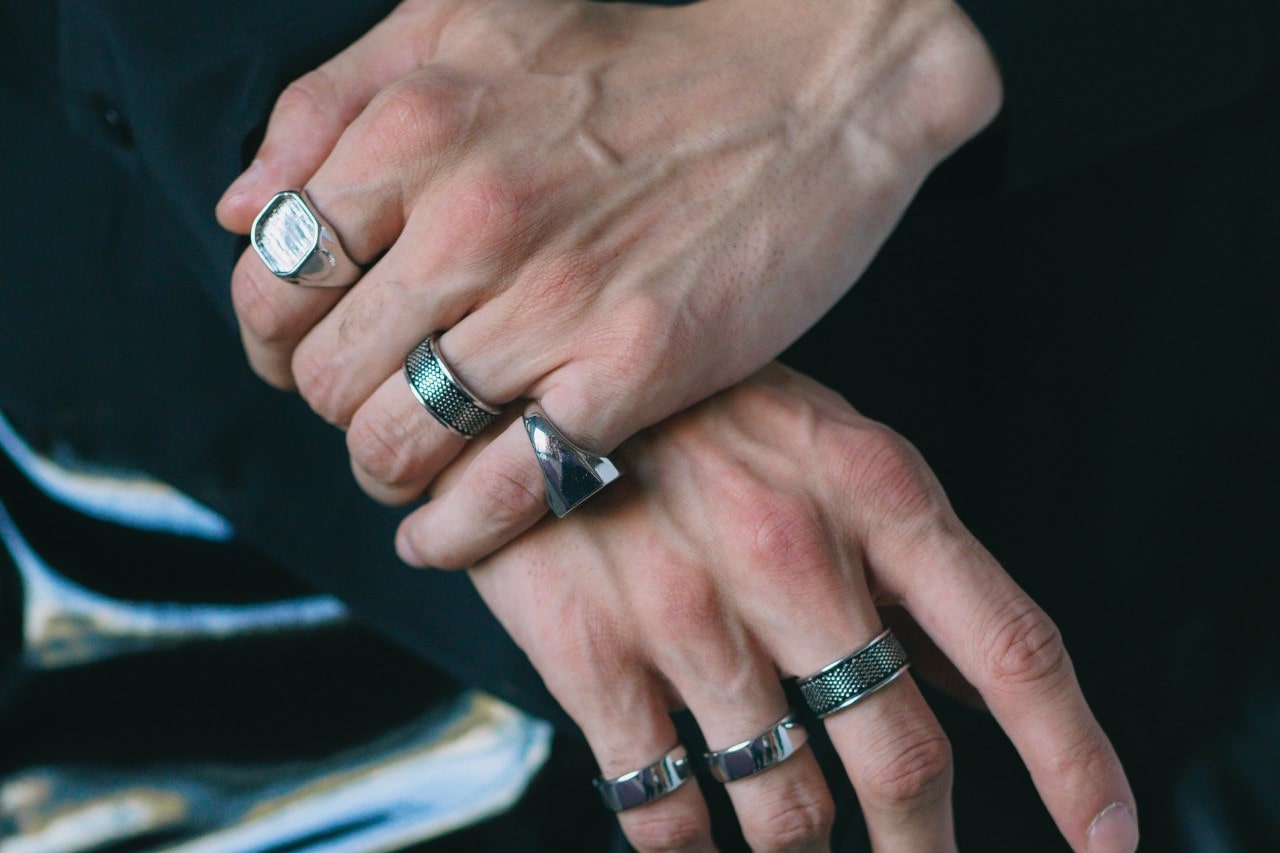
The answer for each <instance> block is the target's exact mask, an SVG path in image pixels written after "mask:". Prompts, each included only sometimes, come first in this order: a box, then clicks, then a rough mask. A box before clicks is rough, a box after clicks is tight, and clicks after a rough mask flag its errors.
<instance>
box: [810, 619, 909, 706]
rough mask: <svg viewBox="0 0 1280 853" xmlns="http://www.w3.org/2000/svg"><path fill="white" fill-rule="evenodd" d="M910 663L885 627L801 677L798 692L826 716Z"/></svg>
mask: <svg viewBox="0 0 1280 853" xmlns="http://www.w3.org/2000/svg"><path fill="white" fill-rule="evenodd" d="M909 666H911V662H910V661H909V660H908V659H907V652H906V649H904V648H902V644H901V643H899V642H898V638H897V637H895V636H893V632H892V631H890V630H889V629H887V628H886V629H885V630H884V631H882V632H881V633H880V634H879V636H877V637H876V638H875V639H874V640H872V641H871V642H869V643H867V644H866V645H865V646H863V647H862V648H860V649H858V650H856V651H854V652H852V653H851V654H848V655H846V656H844V657H842V658H840V660H838V661H836V662H835V663H832V664H828V665H827V666H824V667H823V668H822V669H820V670H819V671H818V672H816V673H814V674H813V675H811V676H809V677H808V678H802V679H800V682H799V687H800V692H801V693H802V694H803V695H804V701H805V703H806V704H808V706H809V709H810V710H811V711H813V713H814V714H815V715H817V716H818V717H819V718H821V717H826V716H829V715H831V714H834V713H835V712H836V711H843V710H844V709H845V708H848V707H849V706H850V705H852V704H853V703H855V702H857V701H858V700H860V699H863V698H865V697H867V696H870V695H871V694H872V693H875V692H876V691H877V690H879V689H880V688H882V687H884V686H886V685H887V684H889V683H890V682H891V681H893V680H894V679H895V678H897V677H898V676H899V675H902V673H904V672H906V671H907V667H909Z"/></svg>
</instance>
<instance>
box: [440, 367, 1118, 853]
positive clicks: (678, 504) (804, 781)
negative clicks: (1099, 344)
mask: <svg viewBox="0 0 1280 853" xmlns="http://www.w3.org/2000/svg"><path fill="white" fill-rule="evenodd" d="M479 441H480V442H483V441H484V439H480V440H479ZM478 443H479V442H478ZM485 452H486V451H485V450H483V449H481V448H480V447H478V446H477V447H473V448H469V449H468V452H467V455H466V456H464V457H463V458H462V459H460V460H459V463H458V464H456V465H455V466H452V467H451V468H450V469H449V470H447V471H446V472H445V473H444V474H443V475H442V476H441V477H440V478H439V483H438V488H440V489H441V490H443V492H444V495H443V497H445V498H447V496H448V491H449V490H451V489H456V488H465V487H466V480H467V472H466V465H467V464H468V463H470V462H471V458H470V457H479V456H483V454H484V453H485ZM620 455H621V457H622V461H623V462H625V464H626V465H627V467H628V469H629V473H628V475H627V477H626V478H624V479H623V480H620V481H619V482H618V483H616V484H614V485H613V486H610V488H609V489H608V490H606V491H605V492H603V493H601V495H599V496H598V497H597V498H595V499H593V502H592V503H590V504H588V505H586V506H585V507H584V508H583V509H581V510H579V511H577V512H576V513H575V514H573V515H571V516H569V517H567V518H564V519H559V520H553V519H548V520H547V521H546V522H545V523H543V524H541V525H539V526H537V527H535V528H534V529H533V530H531V531H529V532H527V533H526V534H525V535H523V536H522V537H520V538H519V539H517V540H516V541H515V542H513V543H511V544H510V545H508V546H506V547H505V548H504V549H502V550H501V551H499V552H497V553H496V554H494V555H493V556H491V557H489V558H488V559H486V560H484V561H483V562H481V563H479V564H477V565H476V567H475V568H474V569H472V571H471V576H472V578H473V580H474V582H475V584H476V587H477V588H478V589H479V591H480V593H481V595H482V596H483V597H484V598H485V600H486V602H487V603H488V604H489V606H490V607H491V608H492V610H493V612H494V613H495V614H496V615H497V616H498V618H499V620H501V622H502V623H503V625H504V626H505V627H506V628H507V630H508V631H509V632H510V633H511V635H512V636H513V637H514V638H515V640H516V642H517V643H519V644H520V646H521V647H522V648H523V649H524V650H525V651H526V652H527V653H528V655H529V657H530V659H531V660H532V661H533V663H534V665H535V666H536V667H537V668H538V671H539V672H540V673H541V674H542V676H543V678H544V679H545V681H546V683H547V686H548V687H549V688H550V690H551V692H552V693H553V694H554V695H555V696H556V698H557V699H558V700H559V701H560V702H561V704H562V705H563V706H564V708H565V709H566V710H567V711H568V712H569V714H570V715H571V716H573V718H574V719H575V720H577V722H578V723H579V724H580V725H581V726H582V729H583V731H584V732H585V734H586V736H587V739H588V740H589V741H590V744H591V747H592V749H593V751H594V752H595V755H596V758H597V760H598V761H599V763H600V767H601V770H602V772H603V774H604V775H605V776H606V777H614V776H617V775H619V774H622V773H625V772H628V771H631V770H635V769H637V768H639V767H642V766H644V765H646V764H648V763H650V762H652V761H654V760H655V759H656V758H658V757H659V756H661V755H662V754H664V753H665V752H666V751H667V750H668V749H670V748H671V746H672V745H673V744H674V743H675V742H676V734H675V731H674V729H673V728H672V724H671V721H670V719H669V717H668V712H669V711H671V710H672V709H676V708H681V707H688V708H689V709H690V710H691V711H692V713H693V715H694V717H695V718H696V719H697V722H698V724H699V726H700V727H701V729H702V732H703V733H704V735H705V737H706V739H707V742H708V745H709V746H710V748H712V749H724V748H725V747H728V746H730V745H731V744H736V743H739V742H741V741H743V740H746V739H748V738H751V737H754V736H755V735H757V734H758V733H760V732H762V731H764V730H766V729H767V728H768V727H770V726H771V725H773V724H774V723H775V722H777V720H778V719H779V718H781V717H782V715H783V714H784V713H785V712H786V710H787V700H786V698H785V696H784V694H783V691H782V688H781V686H780V683H779V680H780V679H781V678H783V677H786V676H800V677H803V676H807V675H810V674H812V673H814V672H816V671H818V670H819V669H821V668H822V667H823V666H825V665H826V664H828V663H830V662H832V661H834V660H836V659H838V658H840V657H841V656H842V655H845V654H847V653H849V652H851V651H852V650H854V649H855V648H858V647H859V646H861V645H863V644H864V643H866V642H867V641H868V640H870V639H871V638H872V637H874V636H876V635H877V634H878V633H879V631H880V628H881V616H880V615H879V614H878V613H877V607H879V606H885V605H897V606H900V607H901V608H903V609H905V610H906V611H907V613H909V614H910V616H911V617H913V618H914V619H915V621H916V623H917V624H918V625H919V627H920V628H921V629H923V631H924V633H925V634H927V636H928V637H929V638H930V639H931V640H932V641H933V643H934V644H936V646H937V649H938V650H941V652H942V653H943V654H944V655H945V656H946V657H947V658H948V659H949V660H950V661H951V662H952V663H954V665H955V667H956V668H957V669H958V670H959V672H960V673H961V674H962V675H963V677H964V678H965V679H967V681H968V682H969V683H970V684H972V685H973V687H976V688H977V690H978V691H979V692H980V693H981V696H982V699H983V700H984V701H985V703H986V705H987V707H988V708H990V710H991V712H992V713H993V714H994V715H995V717H996V719H997V720H998V721H999V722H1000V724H1001V726H1002V727H1003V728H1004V730H1005V731H1006V732H1007V733H1008V735H1009V737H1010V738H1011V740H1012V741H1013V743H1014V745H1015V746H1016V747H1017V749H1018V751H1019V753H1020V754H1021V756H1022V758H1023V761H1024V762H1025V763H1026V766H1027V768H1028V770H1029V771H1030V773H1031V776H1032V778H1033V780H1034V781H1035V784H1036V786H1037V787H1038V789H1039V791H1040V794H1041V796H1042V798H1043V799H1044V802H1045V805H1046V806H1047V807H1048V809H1049V811H1050V812H1051V813H1052V815H1053V817H1054V819H1055V820H1056V821H1057V824H1058V826H1059V828H1060V829H1061V831H1062V833H1063V835H1064V836H1065V838H1066V839H1067V841H1068V842H1069V843H1070V845H1071V846H1072V848H1073V849H1075V850H1077V851H1093V853H1098V851H1132V850H1133V848H1134V846H1135V845H1136V843H1137V824H1136V822H1134V820H1133V815H1134V813H1135V812H1134V800H1133V794H1132V792H1131V791H1130V790H1129V786H1128V783H1127V781H1126V779H1125V775H1124V771H1123V769H1122V768H1121V766H1120V763H1119V761H1118V760H1117V758H1116V755H1115V753H1114V751H1113V750H1112V748H1111V745H1110V743H1109V742H1108V740H1107V738H1106V736H1105V734H1104V733H1103V732H1102V730H1101V729H1100V728H1099V727H1098V724H1097V722H1096V721H1095V720H1094V718H1093V716H1092V714H1091V713H1090V711H1089V708H1088V706H1087V704H1086V702H1085V699H1084V697H1083V695H1082V694H1081V692H1080V687H1079V685H1078V683H1077V681H1076V678H1075V675H1074V672H1073V670H1072V666H1071V662H1070V660H1069V658H1068V657H1067V652H1066V650H1065V648H1064V647H1063V644H1062V640H1061V638H1060V637H1059V635H1058V633H1057V630H1056V629H1055V628H1054V625H1053V623H1052V622H1051V621H1050V620H1049V618H1048V617H1047V616H1046V615H1045V614H1044V612H1043V611H1041V610H1040V608H1038V607H1037V606H1036V605H1035V603H1034V602H1033V601H1031V600H1030V599H1029V598H1028V597H1027V595H1026V594H1025V593H1024V592H1023V591H1022V590H1021V589H1019V588H1018V586H1017V585H1016V584H1015V583H1014V582H1013V580H1012V579H1011V578H1010V577H1009V576H1008V575H1007V574H1006V573H1005V572H1004V571H1003V570H1002V569H1001V567H1000V566H999V565H998V564H997V563H996V561H995V560H994V559H993V558H992V556H991V555H990V554H989V553H988V552H987V551H986V550H985V549H984V548H983V547H982V546H981V545H980V544H979V543H978V542H977V541H975V540H974V538H973V537H972V536H971V535H970V534H969V532H968V531H967V530H965V528H964V526H963V525H962V524H961V523H960V521H959V520H958V519H957V518H956V516H955V515H954V513H953V512H952V510H951V508H950V506H949V505H948V503H947V500H946V497H945V495H944V494H943V491H942V488H941V486H940V485H939V484H938V482H937V480H936V479H935V478H934V476H933V474H932V473H931V472H930V471H929V469H928V467H927V466H926V465H925V463H924V461H923V460H922V459H921V458H920V456H919V454H918V453H916V451H915V450H914V448H912V447H911V446H910V445H909V444H908V443H907V442H906V441H905V440H903V439H902V438H901V437H900V436H898V435H896V434H894V433H893V432H891V431H890V430H888V429H887V428H885V427H883V426H881V425H879V424H876V423H873V422H871V421H868V420H867V419H865V418H863V417H861V416H860V415H858V414H857V413H856V412H854V411H853V410H852V409H851V408H850V407H849V406H848V405H847V404H846V403H845V402H844V401H843V400H841V399H839V398H838V397H837V396H836V395H835V394H833V393H831V392H830V391H828V390H826V389H824V388H822V387H820V386H818V385H817V384H816V383H814V382H812V381H811V380H808V379H806V378H804V377H801V376H799V375H798V374H795V373H793V372H791V371H789V370H787V369H785V368H782V367H779V366H774V367H770V368H768V369H766V370H765V371H763V372H761V373H760V374H759V375H757V376H756V377H754V378H752V379H749V380H748V381H747V382H745V383H744V384H742V385H741V386H738V387H736V388H734V389H732V390H730V391H727V392H724V393H722V394H720V395H718V396H716V397H714V398H712V399H711V400H709V401H707V402H705V403H703V404H701V405H699V406H697V407H695V408H694V409H691V410H690V411H689V412H687V413H685V414H683V415H679V416H677V417H675V418H673V419H671V420H670V421H667V422H665V423H663V424H661V425H660V426H658V427H656V428H654V429H652V430H649V431H646V432H644V433H641V434H640V435H638V436H637V437H635V438H634V439H632V440H631V441H629V442H628V443H627V444H626V445H625V446H624V447H623V448H622V451H621V453H620ZM471 464H474V463H471ZM913 651H914V652H916V653H917V655H918V654H919V653H920V651H921V650H920V649H919V648H917V649H914V650H913ZM920 663H921V664H922V665H921V666H920V667H918V668H917V669H916V670H915V671H916V672H917V673H924V674H925V675H926V677H928V675H929V674H930V673H929V671H928V670H927V668H926V667H925V666H923V664H924V663H925V661H924V659H922V658H921V659H920ZM943 686H944V687H945V685H943ZM825 725H826V728H827V731H828V733H829V734H830V736H831V739H832V742H833V743H834V745H835V747H836V750H837V752H838V753H839V755H840V758H841V760H842V761H843V764H844V769H845V770H846V771H847V773H848V774H849V777H850V779H851V780H852V781H853V784H854V787H855V788H856V790H857V792H858V797H859V802H860V803H861V806H862V808H863V810H864V812H865V814H866V820H867V826H868V828H869V831H870V835H871V840H872V844H873V846H874V848H875V849H876V850H877V851H896V850H902V851H911V853H916V851H921V850H930V851H940V850H947V849H953V848H954V846H955V839H954V831H953V826H952V815H951V805H950V791H951V757H950V747H949V744H948V741H947V739H946V736H945V735H944V734H943V732H942V730H941V729H940V727H939V725H938V722H937V720H936V719H935V718H934V717H933V715H932V713H931V712H930V711H929V708H928V707H927V705H926V704H925V702H924V700H923V698H922V697H921V695H920V693H919V691H918V689H917V688H916V686H915V684H914V683H913V682H912V681H911V679H910V678H909V677H907V676H903V677H901V678H899V679H897V680H896V681H893V682H892V683H890V684H889V685H888V686H886V687H885V688H884V689H883V690H880V691H878V692H876V693H875V694H873V695H871V696H868V697H867V698H866V699H864V700H862V701H861V702H859V703H857V704H856V705H854V706H852V707H851V708H848V709H846V710H844V711H840V712H837V713H835V714H833V715H832V716H830V717H828V718H827V719H826V721H825ZM583 782H584V784H585V783H586V780H583ZM728 791H729V794H730V795H731V797H732V799H733V803H734V806H735V808H736V810H737V814H738V817H739V820H740V821H741V823H742V827H743V830H744V832H745V834H746V837H747V840H748V841H749V842H750V843H751V844H752V846H753V848H754V849H763V850H775V849H777V850H782V849H785V850H793V849H794V850H801V849H806V850H807V849H814V850H816V849H825V847H826V844H827V833H828V832H829V830H830V826H831V821H832V817H833V805H832V802H831V798H830V795H829V793H828V789H827V787H826V785H825V784H824V782H823V778H822V774H821V773H820V772H819V769H818V766H817V764H816V762H815V761H814V758H813V755H812V753H811V752H809V751H808V750H806V749H801V750H800V751H799V752H797V753H796V754H795V755H793V756H792V757H790V758H788V759H787V760H785V761H783V762H782V763H780V764H778V765H777V766H775V767H773V768H772V769H769V770H767V771H765V772H761V773H759V774H757V775H753V776H749V777H747V778H745V779H741V780H739V781H736V782H733V783H731V784H730V785H729V786H728ZM1099 815H1104V817H1102V818H1101V819H1098V816H1099ZM620 817H621V820H622V825H623V828H624V830H625V831H626V833H627V835H628V837H629V838H630V840H631V842H632V843H633V844H634V845H635V846H636V847H638V848H639V849H641V850H657V849H709V848H710V846H711V841H710V835H709V828H708V819H707V813H706V809H705V807H704V805H703V801H702V798H701V795H700V794H699V792H698V789H697V787H696V785H695V784H693V783H687V784H686V785H684V786H683V787H682V788H680V789H678V790H677V791H675V792H674V793H672V794H670V795H669V796H667V797H665V798H662V799H659V800H657V801H655V802H653V803H650V804H648V805H644V806H641V807H639V808H636V809H633V810H631V811H627V812H623V813H622V814H621V816H620Z"/></svg>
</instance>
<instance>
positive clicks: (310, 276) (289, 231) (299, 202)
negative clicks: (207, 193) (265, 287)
mask: <svg viewBox="0 0 1280 853" xmlns="http://www.w3.org/2000/svg"><path fill="white" fill-rule="evenodd" d="M249 237H250V242H251V243H252V244H253V248H254V251H256V252H257V253H258V257H259V258H261V259H262V262H263V263H264V264H266V266H267V269H268V270H270V271H271V273H272V275H275V276H277V277H279V278H282V279H284V280H285V281H287V282H289V283H290V284H303V285H309V286H313V287H348V286H350V285H352V284H354V283H355V282H356V280H357V279H359V278H360V273H361V272H362V271H361V269H360V266H359V265H358V264H356V262H355V261H353V260H351V258H350V257H348V256H347V253H346V251H344V250H343V248H342V242H341V241H340V240H339V239H338V234H337V232H336V231H334V229H333V226H332V225H330V224H329V223H328V222H326V221H325V219H324V217H323V216H321V215H320V213H319V211H317V210H316V208H315V205H314V204H312V203H311V199H310V198H309V197H308V196H307V194H306V193H305V192H303V191H302V190H285V191H284V192H279V193H276V194H275V195H274V196H272V198H271V200H270V201H269V202H267V203H266V205H265V206H264V207H263V208H262V210H261V211H259V213H258V215H257V216H256V217H255V218H254V220H253V227H252V228H251V229H250V230H249Z"/></svg>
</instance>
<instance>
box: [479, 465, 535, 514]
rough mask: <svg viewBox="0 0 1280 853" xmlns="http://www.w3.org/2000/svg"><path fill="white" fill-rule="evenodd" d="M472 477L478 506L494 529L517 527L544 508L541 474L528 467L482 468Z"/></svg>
mask: <svg viewBox="0 0 1280 853" xmlns="http://www.w3.org/2000/svg"><path fill="white" fill-rule="evenodd" d="M475 476H476V480H475V484H476V492H477V494H478V496H479V499H480V504H481V506H482V507H483V508H484V511H485V513H486V516H487V517H488V518H489V520H490V522H491V523H493V524H494V525H496V526H498V527H510V526H513V525H518V524H521V523H523V522H525V521H527V520H528V519H529V518H531V517H533V516H536V515H538V514H540V513H541V512H542V510H543V508H544V506H545V505H546V504H545V501H546V497H545V495H544V494H543V489H544V488H545V487H544V485H543V481H542V474H541V472H540V471H538V470H536V469H535V468H533V467H532V466H526V465H515V466H511V467H507V468H504V467H496V466H493V467H490V466H486V467H484V468H481V469H479V470H478V471H476V474H475Z"/></svg>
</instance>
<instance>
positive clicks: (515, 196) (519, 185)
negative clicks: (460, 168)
mask: <svg viewBox="0 0 1280 853" xmlns="http://www.w3.org/2000/svg"><path fill="white" fill-rule="evenodd" d="M533 202H534V193H533V191H532V190H531V189H530V187H529V184H528V182H527V181H522V180H521V179H519V178H516V177H513V176H510V175H505V174H501V173H498V172H494V173H492V174H485V175H481V176H479V177H476V178H473V179H471V180H470V181H468V182H467V183H465V184H464V185H463V186H462V187H461V188H460V189H458V190H456V191H455V192H454V193H453V195H452V197H451V198H450V200H449V215H448V216H447V217H446V225H445V227H446V229H447V231H446V234H445V239H446V240H447V241H448V245H449V246H451V247H453V249H454V252H455V254H457V253H459V252H461V253H464V255H469V256H470V259H471V260H473V261H483V260H486V259H489V258H492V257H493V256H496V255H500V254H504V253H509V252H512V251H515V250H517V249H519V248H520V247H521V246H522V245H524V244H525V242H526V235H528V233H529V232H530V230H531V222H532V216H531V208H532V207H533Z"/></svg>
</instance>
